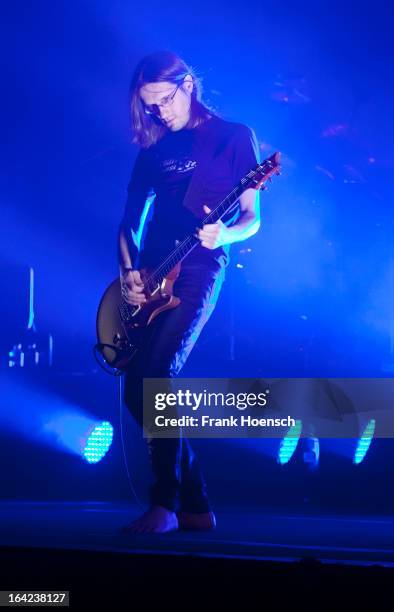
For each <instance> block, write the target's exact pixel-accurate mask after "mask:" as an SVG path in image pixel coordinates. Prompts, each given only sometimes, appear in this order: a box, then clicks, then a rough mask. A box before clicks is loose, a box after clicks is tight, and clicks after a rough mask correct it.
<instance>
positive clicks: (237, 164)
mask: <svg viewBox="0 0 394 612" xmlns="http://www.w3.org/2000/svg"><path fill="white" fill-rule="evenodd" d="M258 162H259V154H258V147H257V142H256V138H255V135H254V133H253V131H252V130H251V129H250V128H248V127H247V126H245V125H243V124H240V123H233V122H230V121H225V120H223V119H221V118H219V117H216V116H212V117H211V118H210V119H207V120H206V121H204V123H201V124H200V125H199V126H197V127H195V128H193V129H182V130H179V131H177V132H170V131H169V132H167V133H166V134H165V136H163V138H161V140H159V141H158V142H157V143H156V144H154V145H152V146H151V147H149V148H147V149H141V150H140V151H139V153H138V156H137V159H136V161H135V164H134V168H133V172H132V176H131V180H130V183H129V186H128V198H127V203H126V208H125V213H124V217H123V221H122V224H123V227H124V228H125V229H126V232H127V233H129V234H130V233H131V235H132V236H133V242H134V244H135V243H136V242H138V241H137V240H136V236H137V235H140V236H141V238H140V245H139V249H140V253H139V257H138V258H137V261H135V252H134V255H133V254H132V256H133V265H135V266H136V267H138V268H142V267H155V266H157V265H158V264H160V262H161V261H162V260H163V259H164V258H165V257H166V256H167V255H168V254H169V253H170V252H171V251H172V250H173V249H174V247H175V240H182V239H183V238H185V237H186V236H188V235H189V234H190V233H194V231H195V227H196V225H197V223H198V220H200V219H203V218H204V217H205V216H206V213H204V210H203V205H204V204H206V205H207V206H209V208H211V209H212V208H214V207H215V206H217V205H218V204H219V203H220V202H221V201H222V200H223V198H225V197H226V196H227V195H228V194H229V192H230V191H231V190H232V189H233V188H234V187H235V186H236V185H237V184H238V183H239V181H240V180H241V179H242V178H243V177H244V176H245V174H247V173H248V172H249V170H251V169H252V168H254V167H255V166H256V164H257V163H258ZM197 165H201V168H199V174H200V172H201V175H200V176H199V178H198V181H197V180H196V181H194V183H193V185H192V186H191V190H189V192H188V193H187V190H188V187H189V183H190V180H191V177H192V175H193V173H194V171H195V169H196V167H197ZM196 179H197V176H196ZM186 194H187V198H186V201H185V202H184V199H185V195H186ZM150 195H154V196H155V197H154V199H153V203H152V204H151V206H150V209H149V213H148V215H147V217H146V219H145V223H144V229H143V231H141V227H140V225H141V219H142V218H143V217H144V216H145V214H144V209H145V204H146V201H147V198H148V197H149V196H150ZM145 213H146V209H145ZM237 216H238V214H237V213H236V214H235V215H234V214H232V215H230V216H229V217H227V218H224V219H223V221H225V222H226V225H231V224H232V223H234V222H235V221H236V219H237ZM228 253H229V245H224V246H222V247H219V248H217V249H207V248H205V247H203V246H201V245H200V244H199V245H197V246H196V247H195V248H194V250H193V251H192V252H191V253H190V254H189V255H188V256H187V260H188V262H191V261H194V262H206V263H207V264H209V265H212V266H218V265H220V266H225V265H227V263H228Z"/></svg>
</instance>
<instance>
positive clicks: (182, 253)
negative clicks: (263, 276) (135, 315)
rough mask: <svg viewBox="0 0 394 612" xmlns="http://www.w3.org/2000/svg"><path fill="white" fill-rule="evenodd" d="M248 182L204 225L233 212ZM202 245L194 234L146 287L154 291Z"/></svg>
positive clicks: (232, 193)
mask: <svg viewBox="0 0 394 612" xmlns="http://www.w3.org/2000/svg"><path fill="white" fill-rule="evenodd" d="M247 187H248V185H247V180H246V179H242V181H241V182H240V183H239V184H238V185H237V186H236V187H235V188H234V189H233V190H232V191H231V192H230V193H229V194H228V195H227V196H226V197H225V198H224V200H222V201H221V202H220V204H218V205H217V206H216V207H215V208H214V209H213V210H211V212H210V213H209V214H208V215H207V216H206V217H205V218H204V219H202V221H201V224H202V225H206V224H207V223H216V222H217V221H219V219H221V218H222V217H224V215H225V214H226V213H227V212H229V211H230V210H231V208H232V207H233V206H234V204H235V203H236V202H237V201H238V200H239V198H240V196H241V195H242V193H243V192H244V191H245V190H246V189H247ZM198 244H200V240H199V239H198V238H196V237H195V236H194V235H193V234H190V235H189V236H187V237H186V238H185V239H184V240H183V241H182V242H181V243H180V244H178V245H177V246H176V247H175V249H174V250H173V251H172V252H171V253H170V254H169V255H168V257H166V258H165V260H164V261H163V262H162V263H161V264H160V265H159V266H158V267H157V268H156V269H155V270H154V272H153V273H152V274H151V276H150V277H149V278H148V279H147V281H146V283H145V284H146V286H147V287H148V289H149V290H153V289H154V288H155V287H156V286H157V284H161V283H162V281H163V279H164V278H165V277H166V276H167V274H168V273H169V272H170V271H171V270H172V268H174V267H175V266H176V265H177V264H178V263H179V262H180V261H182V260H183V259H185V257H187V256H188V255H189V253H191V251H192V250H193V249H194V248H195V247H196V246H197V245H198Z"/></svg>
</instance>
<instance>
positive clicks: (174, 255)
mask: <svg viewBox="0 0 394 612" xmlns="http://www.w3.org/2000/svg"><path fill="white" fill-rule="evenodd" d="M266 166H268V170H272V169H273V168H274V163H273V162H272V161H271V158H268V159H266V160H265V161H264V162H262V163H261V164H259V165H258V166H257V168H256V169H254V170H250V171H249V172H248V173H247V174H246V175H245V176H244V177H243V178H242V179H241V181H240V182H239V184H238V185H236V187H234V189H233V190H232V191H230V193H229V194H228V195H227V196H226V197H225V198H224V199H223V200H222V201H221V202H220V204H218V205H217V206H216V208H215V209H214V210H213V211H211V212H210V213H209V214H208V215H207V216H206V217H205V218H204V219H202V224H203V225H205V224H206V223H207V222H209V221H211V220H212V218H213V217H214V216H215V215H216V214H218V211H219V210H220V209H221V208H223V207H224V206H226V205H227V204H229V206H228V208H224V209H223V212H222V213H221V214H220V215H219V216H218V219H220V217H221V216H223V215H224V214H225V213H226V212H229V210H231V207H232V206H233V205H234V204H235V202H236V201H237V199H238V198H239V197H240V196H241V195H242V193H243V192H244V191H245V189H246V188H244V189H242V191H241V193H239V194H238V191H239V190H240V189H241V187H243V186H244V184H245V183H246V182H248V181H250V179H252V178H253V176H254V175H256V174H257V172H262V171H263V172H266V173H267V169H266ZM264 178H265V179H267V178H268V176H265V177H264ZM234 196H237V198H236V199H234V200H233V201H231V199H232V198H233V197H234ZM193 238H194V239H195V240H196V242H195V243H194V244H193ZM190 241H191V242H192V244H190V245H189V244H188V243H189V242H190ZM197 244H198V239H197V238H196V237H195V236H187V238H185V239H184V240H183V242H182V243H181V244H179V245H177V247H176V249H174V250H173V251H172V252H171V253H170V254H169V255H168V256H167V257H166V259H165V260H164V261H163V262H162V263H161V264H160V266H158V268H156V270H154V271H153V272H152V274H151V275H150V276H149V277H148V278H147V279H146V281H145V283H144V284H145V286H146V287H147V288H148V290H149V291H151V290H153V289H154V288H155V287H156V286H157V284H160V283H159V282H158V281H156V280H154V279H155V277H156V276H159V273H160V276H162V277H163V278H164V277H165V276H166V274H168V272H169V271H170V270H171V269H172V268H173V267H174V266H175V265H176V264H177V263H179V262H180V261H182V259H184V258H185V257H186V255H188V254H189V253H190V251H191V250H192V249H193V248H195V247H196V246H197ZM185 247H186V250H185V252H184V253H183V254H182V257H181V258H180V259H179V258H178V255H179V254H180V253H181V251H182V249H185ZM168 265H170V267H169V268H168ZM167 268H168V270H167ZM152 280H153V282H154V285H153V286H151V283H152ZM120 308H121V309H122V310H126V311H127V312H126V314H127V318H129V317H130V316H131V314H132V313H131V312H130V304H128V303H127V302H126V301H125V300H122V304H121V306H120ZM133 308H135V306H134V305H133Z"/></svg>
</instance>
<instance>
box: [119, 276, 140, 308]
mask: <svg viewBox="0 0 394 612" xmlns="http://www.w3.org/2000/svg"><path fill="white" fill-rule="evenodd" d="M120 286H121V288H122V297H123V299H124V300H125V302H127V303H128V304H132V305H133V306H140V305H141V304H144V303H145V302H146V297H145V295H144V293H143V290H144V284H143V282H142V280H141V276H140V273H139V271H138V270H126V271H125V272H123V274H121V277H120Z"/></svg>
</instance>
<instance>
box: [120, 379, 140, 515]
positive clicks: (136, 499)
mask: <svg viewBox="0 0 394 612" xmlns="http://www.w3.org/2000/svg"><path fill="white" fill-rule="evenodd" d="M117 378H118V381H119V383H118V399H119V424H120V438H121V440H122V450H123V460H124V464H125V468H126V474H127V480H128V483H129V487H130V490H131V493H132V495H133V496H134V498H135V501H136V502H137V505H138V506H139V507H140V508H141V510H144V511H145V509H146V508H145V506H144V505H143V503H142V502H141V500H140V498H139V497H138V495H137V492H136V490H135V487H134V484H133V481H132V478H131V475H130V471H129V466H128V461H127V456H126V448H125V443H124V435H123V399H122V398H123V393H122V391H123V384H122V380H123V379H122V376H120V375H118V376H117Z"/></svg>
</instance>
